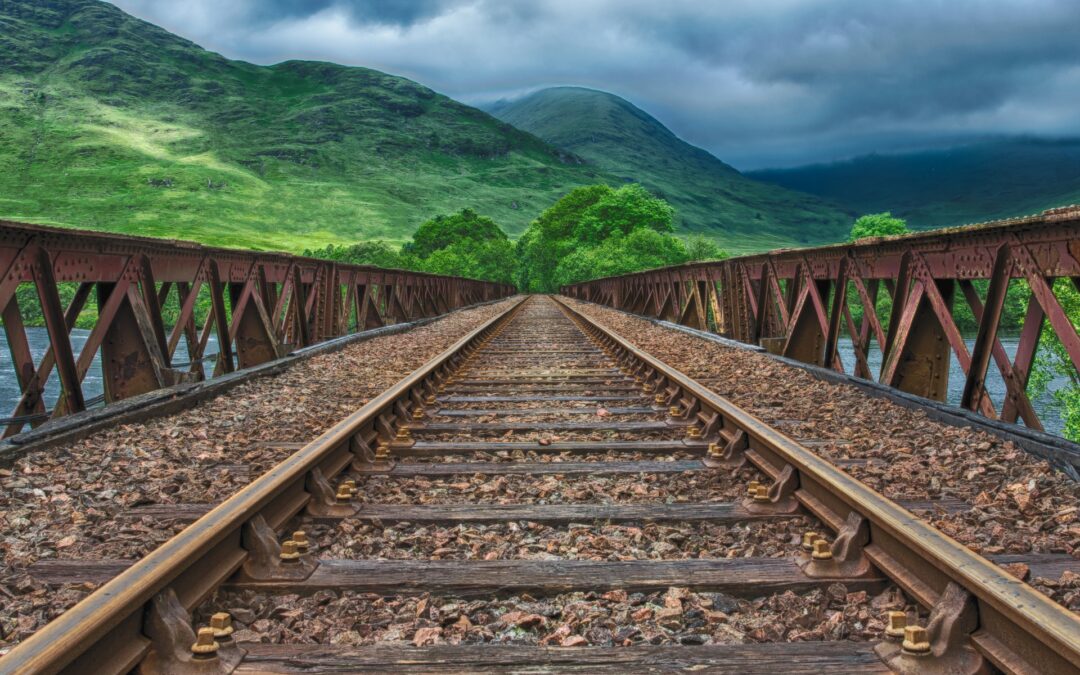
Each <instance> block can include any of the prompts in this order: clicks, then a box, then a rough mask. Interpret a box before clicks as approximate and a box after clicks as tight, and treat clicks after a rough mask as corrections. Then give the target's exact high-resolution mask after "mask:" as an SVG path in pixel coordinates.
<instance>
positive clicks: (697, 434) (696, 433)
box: [686, 427, 701, 438]
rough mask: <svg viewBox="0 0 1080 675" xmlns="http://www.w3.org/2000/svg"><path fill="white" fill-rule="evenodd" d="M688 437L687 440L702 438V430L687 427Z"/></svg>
mask: <svg viewBox="0 0 1080 675" xmlns="http://www.w3.org/2000/svg"><path fill="white" fill-rule="evenodd" d="M686 437H687V438H701V429H698V428H697V427H687V428H686Z"/></svg>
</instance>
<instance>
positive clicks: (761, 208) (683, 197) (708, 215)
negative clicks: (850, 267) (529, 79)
mask: <svg viewBox="0 0 1080 675" xmlns="http://www.w3.org/2000/svg"><path fill="white" fill-rule="evenodd" d="M489 111H490V112H491V113H492V114H493V115H495V116H496V117H498V118H499V119H502V120H504V121H506V122H509V123H510V124H513V125H514V126H516V127H518V128H519V129H524V130H525V131H529V132H531V133H534V134H536V135H537V136H539V137H540V138H542V139H544V140H545V141H547V142H549V143H551V144H553V145H556V146H558V147H560V148H564V149H566V150H569V151H570V152H573V153H575V154H577V155H580V156H582V157H584V158H586V159H588V160H589V161H591V162H594V163H595V164H596V165H597V166H598V167H600V168H602V169H605V170H608V171H611V172H612V173H614V174H616V175H617V176H619V177H620V178H621V179H623V180H627V181H630V180H633V181H637V182H640V183H642V184H644V185H645V186H647V187H648V188H649V189H651V190H652V191H654V192H656V193H658V194H661V195H663V196H664V197H665V198H666V199H668V200H669V201H670V202H671V203H672V204H673V205H674V206H675V207H676V208H677V209H678V217H679V220H680V225H681V227H682V229H685V230H690V231H695V232H702V233H705V234H707V235H709V236H711V237H714V238H716V239H718V240H720V241H721V242H722V243H723V244H724V245H725V246H726V247H728V248H730V249H731V250H734V251H745V250H760V249H762V248H772V247H776V246H785V245H790V244H793V243H800V244H808V243H817V242H827V241H836V240H839V239H842V238H843V237H844V236H845V235H846V234H847V231H848V229H849V228H850V226H851V217H850V214H846V213H843V212H842V211H841V210H840V209H838V208H836V207H835V206H833V205H830V204H827V203H825V202H823V201H822V200H820V199H816V198H814V197H811V196H808V195H805V194H799V193H795V192H792V191H789V190H783V189H777V188H776V187H774V186H772V185H767V184H763V183H759V182H757V181H753V180H749V179H747V178H746V177H744V176H743V175H742V174H740V173H739V172H738V171H736V170H735V169H733V168H731V167H730V166H728V165H727V164H724V163H723V162H721V161H720V160H718V159H717V158H716V157H714V156H713V155H711V154H709V153H708V152H706V151H704V150H702V149H701V148H697V147H694V146H692V145H690V144H689V143H686V142H685V141H682V140H680V139H679V138H678V137H677V136H675V135H674V134H673V133H671V131H669V130H668V129H667V128H666V127H664V126H663V125H662V124H660V122H659V121H657V120H656V119H654V118H653V117H651V116H650V115H648V114H647V113H645V112H644V111H642V110H641V109H639V108H637V107H635V106H634V105H632V104H631V103H629V102H628V101H626V100H624V99H621V98H619V97H618V96H614V95H612V94H607V93H604V92H600V91H595V90H592V89H584V88H579V87H555V88H551V89H544V90H541V91H539V92H536V93H534V94H531V95H529V96H526V97H523V98H521V99H518V100H515V101H510V102H499V103H497V104H495V105H493V106H491V107H490V108H489Z"/></svg>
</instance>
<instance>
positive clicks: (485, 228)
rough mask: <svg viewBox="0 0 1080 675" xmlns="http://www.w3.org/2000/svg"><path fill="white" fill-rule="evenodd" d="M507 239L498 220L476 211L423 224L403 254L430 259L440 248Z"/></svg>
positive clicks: (405, 246) (464, 210) (438, 218)
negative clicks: (469, 242) (496, 221)
mask: <svg viewBox="0 0 1080 675" xmlns="http://www.w3.org/2000/svg"><path fill="white" fill-rule="evenodd" d="M499 239H507V237H506V233H505V232H503V231H502V228H500V227H499V226H498V225H497V224H496V223H495V221H494V220H492V219H491V218H487V217H485V216H481V215H479V214H478V213H476V211H473V210H472V209H462V210H461V211H458V212H457V213H451V214H449V215H441V216H435V217H434V218H432V219H431V220H428V221H426V222H425V223H423V224H422V225H421V226H420V227H419V228H417V230H416V232H415V233H413V238H412V241H411V242H408V243H406V244H405V245H404V246H402V247H401V251H402V253H408V254H412V255H415V256H417V257H418V258H420V259H424V258H427V257H428V256H429V255H431V254H432V253H434V252H435V251H438V250H439V249H444V248H448V247H450V246H454V245H457V244H460V243H462V242H464V241H477V242H482V241H493V240H499Z"/></svg>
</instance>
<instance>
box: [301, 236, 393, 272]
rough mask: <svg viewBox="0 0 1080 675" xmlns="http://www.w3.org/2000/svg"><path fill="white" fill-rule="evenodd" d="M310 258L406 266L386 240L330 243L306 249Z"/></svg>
mask: <svg viewBox="0 0 1080 675" xmlns="http://www.w3.org/2000/svg"><path fill="white" fill-rule="evenodd" d="M304 255H306V256H308V257H310V258H322V259H323V260H335V261H337V262H343V263H349V264H351V265H372V266H374V267H385V268H391V269H393V268H398V269H401V268H404V264H403V262H402V258H401V254H400V253H399V252H398V251H397V250H396V249H395V248H394V246H393V245H392V244H390V243H389V242H386V241H380V240H374V241H362V242H359V243H356V244H350V245H349V246H339V245H334V244H329V245H327V246H326V248H320V249H315V250H311V249H308V250H305V251H304Z"/></svg>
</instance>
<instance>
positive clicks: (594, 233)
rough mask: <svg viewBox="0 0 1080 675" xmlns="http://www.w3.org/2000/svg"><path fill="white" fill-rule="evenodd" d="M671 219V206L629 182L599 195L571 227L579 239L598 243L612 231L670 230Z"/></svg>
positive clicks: (672, 214) (672, 228)
mask: <svg viewBox="0 0 1080 675" xmlns="http://www.w3.org/2000/svg"><path fill="white" fill-rule="evenodd" d="M674 221H675V209H674V207H672V206H671V205H670V204H668V203H667V202H666V201H664V200H663V199H660V198H659V197H653V196H652V195H651V194H649V192H648V191H647V190H646V189H645V188H643V187H641V186H640V185H638V184H636V183H632V184H630V185H626V186H623V187H621V188H619V189H618V190H612V191H610V192H608V193H607V194H604V195H601V197H600V199H598V200H596V202H595V203H594V204H592V205H590V206H589V207H588V208H586V209H585V210H584V211H583V212H582V214H581V218H580V219H579V220H578V222H577V225H575V227H574V235H575V237H576V238H577V239H578V241H581V242H584V243H587V244H599V243H600V242H602V241H604V240H605V239H607V238H608V237H610V236H612V235H613V234H615V233H619V234H630V231H631V230H635V229H638V228H648V229H650V230H655V231H657V232H673V231H674V229H675V228H674V226H673V223H674Z"/></svg>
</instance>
